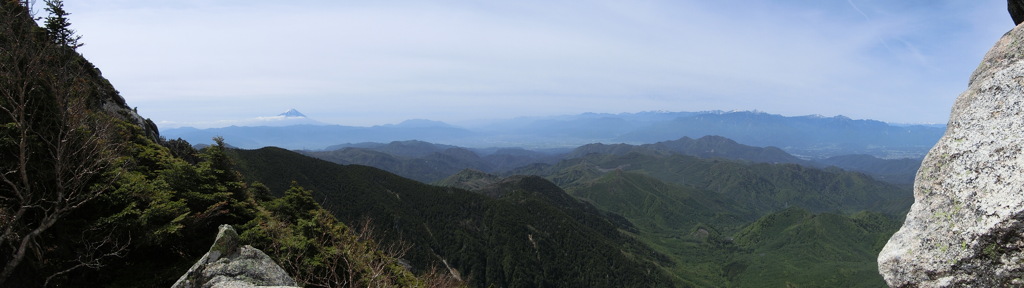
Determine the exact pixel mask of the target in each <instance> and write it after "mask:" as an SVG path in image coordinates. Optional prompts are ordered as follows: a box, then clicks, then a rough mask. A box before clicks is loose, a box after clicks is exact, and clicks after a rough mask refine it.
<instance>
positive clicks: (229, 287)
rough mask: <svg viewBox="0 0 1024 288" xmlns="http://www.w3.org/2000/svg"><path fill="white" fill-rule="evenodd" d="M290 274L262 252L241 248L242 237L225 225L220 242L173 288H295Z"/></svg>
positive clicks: (295, 284) (218, 240)
mask: <svg viewBox="0 0 1024 288" xmlns="http://www.w3.org/2000/svg"><path fill="white" fill-rule="evenodd" d="M297 285H298V284H297V283H295V280H294V279H292V277H291V276H288V273H287V272H285V271H284V269H282V268H281V266H278V265H277V263H274V260H272V259H270V256H267V254H264V253H263V251H260V250H259V249H256V248H252V246H249V245H245V246H242V247H238V233H237V232H235V229H234V228H231V225H221V226H220V232H218V233H217V239H216V240H214V242H213V246H211V247H210V251H209V252H206V255H203V257H202V258H200V259H199V262H196V264H195V265H192V268H190V269H188V272H186V273H185V275H181V278H178V281H177V282H175V283H174V286H171V287H172V288H193V287H195V288H234V287H294V286H297Z"/></svg>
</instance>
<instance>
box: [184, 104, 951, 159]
mask: <svg viewBox="0 0 1024 288" xmlns="http://www.w3.org/2000/svg"><path fill="white" fill-rule="evenodd" d="M255 125H257V124H254V125H253V126H242V127H236V126H232V127H224V128H209V129H196V128H188V127H183V128H173V129H165V130H164V135H165V136H167V137H169V138H182V139H184V140H187V141H189V142H192V143H197V144H199V143H209V142H210V139H211V138H213V137H217V136H221V137H224V139H225V140H226V141H227V142H228V143H232V145H235V146H237V147H241V148H247V149H255V148H260V147H265V146H276V147H282V148H287V149H304V150H319V149H325V148H327V147H329V146H332V145H336V144H338V143H363V142H383V143H388V142H393V141H404V140H410V139H417V140H421V141H429V142H436V143H446V144H449V145H459V146H464V147H527V148H531V149H539V148H566V147H575V146H580V145H585V144H589V143H599V142H602V143H628V144H635V145H638V144H644V143H654V142H659V141H668V140H672V139H678V138H680V137H690V138H700V137H704V136H708V135H718V136H723V137H727V138H729V139H733V140H736V141H737V142H739V143H742V144H745V145H753V146H759V147H767V146H773V147H779V148H781V149H782V150H785V151H787V152H789V153H792V154H796V155H799V156H800V157H802V158H808V159H819V158H828V157H832V156H839V155H847V154H867V155H873V156H875V157H879V158H921V157H923V156H924V154H925V153H927V152H928V148H930V147H931V146H932V145H934V144H935V142H936V141H938V139H939V137H942V133H943V131H945V128H944V127H942V126H935V125H893V124H887V123H884V122H879V121H873V120H854V119H850V118H846V117H843V116H836V117H821V116H799V117H786V116H781V115H774V114H767V113H763V112H721V111H708V112H642V113H623V114H597V113H586V114H580V115H571V116H558V117H538V118H516V119H510V120H501V121H492V122H488V123H484V124H477V125H475V126H470V127H460V126H454V125H449V124H445V123H442V122H436V121H429V120H409V121H406V122H403V123H400V124H396V125H380V126H373V127H353V126H341V125H293V126H287V127H270V126H255ZM264 125H267V124H264ZM326 150H335V149H330V148H328V149H326Z"/></svg>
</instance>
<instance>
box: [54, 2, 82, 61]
mask: <svg viewBox="0 0 1024 288" xmlns="http://www.w3.org/2000/svg"><path fill="white" fill-rule="evenodd" d="M46 12H49V13H50V16H48V17H46V33H47V34H49V35H50V39H53V41H54V42H56V43H57V44H59V45H61V46H66V47H71V49H77V48H78V47H82V45H85V44H83V43H81V42H80V41H81V40H82V36H80V35H75V30H72V29H71V28H70V27H71V21H69V20H68V15H71V13H68V11H65V10H64V0H46Z"/></svg>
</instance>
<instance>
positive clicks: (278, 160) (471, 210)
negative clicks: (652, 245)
mask: <svg viewBox="0 0 1024 288" xmlns="http://www.w3.org/2000/svg"><path fill="white" fill-rule="evenodd" d="M233 158H234V159H235V160H236V163H237V167H238V169H239V170H240V171H242V173H243V174H244V175H245V177H246V178H247V179H250V180H255V181H260V182H262V183H265V184H266V185H267V186H268V187H270V188H271V190H272V191H280V190H279V189H280V187H285V186H288V185H290V184H289V183H290V182H291V181H293V180H294V181H296V182H297V183H298V184H299V185H302V186H304V187H307V188H309V189H311V190H313V191H314V196H315V197H316V198H317V199H318V200H319V201H320V202H321V203H323V205H324V207H326V208H327V209H329V210H331V211H333V212H334V214H335V215H337V216H338V218H339V219H341V220H342V221H359V220H362V219H367V218H369V219H372V220H373V223H374V224H375V227H376V228H377V230H378V231H381V233H383V234H384V235H385V237H384V238H387V239H391V242H388V243H397V242H398V240H401V241H404V242H406V243H408V244H411V245H412V246H411V249H410V250H409V251H408V253H407V255H406V259H409V260H410V261H411V262H412V263H413V265H414V267H417V268H420V269H424V268H426V267H430V266H442V265H446V264H447V265H450V266H451V267H453V268H455V269H457V270H458V271H459V273H460V274H461V275H462V278H463V279H466V280H467V281H470V283H472V284H474V285H476V286H487V285H495V286H497V287H536V286H553V287H584V286H585V287H657V286H671V285H672V283H671V282H670V280H669V278H668V277H667V276H665V275H664V273H662V271H661V270H660V269H657V267H656V265H655V264H653V263H651V261H664V259H660V260H659V258H663V257H660V256H659V255H658V254H657V253H655V252H654V251H652V250H650V249H649V248H647V247H646V246H644V245H643V244H640V242H637V241H636V240H633V239H632V238H631V237H629V236H627V235H626V234H623V233H622V232H620V229H626V230H629V229H630V228H629V227H628V226H623V225H624V224H623V223H621V222H613V221H611V220H608V219H607V218H606V217H605V216H604V215H603V214H602V213H601V212H600V211H598V210H597V209H595V208H594V207H592V206H590V205H588V204H585V203H582V202H579V201H577V200H575V199H573V198H572V197H570V196H569V195H567V194H565V192H563V191H562V190H561V189H559V188H558V187H557V186H555V185H553V184H551V183H550V182H548V181H546V180H543V179H541V178H538V177H521V178H513V179H507V180H506V181H501V182H499V183H495V184H494V185H490V186H487V187H485V188H484V189H488V190H491V191H493V192H491V193H488V194H489V195H496V196H499V197H498V198H492V197H489V196H486V195H484V194H482V193H474V192H469V191H466V190H461V189H456V188H446V187H436V186H430V185H426V184H422V183H420V182H416V181H414V180H410V179H406V178H402V177H399V176H397V175H394V174H391V173H388V172H385V171H382V170H380V169H376V168H371V167H365V166H357V165H349V166H341V165H337V164H334V163H330V162H327V161H323V160H318V159H314V158H310V157H306V156H303V155H300V154H298V153H295V152H291V151H287V150H283V149H277V148H264V149H259V150H235V151H233ZM442 267H443V266H442Z"/></svg>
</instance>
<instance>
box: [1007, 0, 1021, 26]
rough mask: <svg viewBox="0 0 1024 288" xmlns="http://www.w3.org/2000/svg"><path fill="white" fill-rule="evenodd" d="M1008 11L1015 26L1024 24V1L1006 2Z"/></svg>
mask: <svg viewBox="0 0 1024 288" xmlns="http://www.w3.org/2000/svg"><path fill="white" fill-rule="evenodd" d="M1006 9H1007V10H1009V11H1010V18H1013V24H1014V25H1020V23H1021V22H1024V0H1006Z"/></svg>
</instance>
